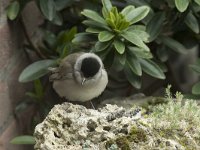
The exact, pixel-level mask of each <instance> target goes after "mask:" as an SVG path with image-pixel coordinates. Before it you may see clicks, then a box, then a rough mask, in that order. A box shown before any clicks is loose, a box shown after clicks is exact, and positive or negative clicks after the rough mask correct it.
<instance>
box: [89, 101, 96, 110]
mask: <svg viewBox="0 0 200 150" xmlns="http://www.w3.org/2000/svg"><path fill="white" fill-rule="evenodd" d="M90 104H91V106H92V108H93V109H96V108H95V107H94V105H93V103H92V101H91V100H90Z"/></svg>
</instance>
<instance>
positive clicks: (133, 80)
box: [124, 65, 142, 89]
mask: <svg viewBox="0 0 200 150" xmlns="http://www.w3.org/2000/svg"><path fill="white" fill-rule="evenodd" d="M124 73H125V75H126V78H127V80H128V81H129V82H130V84H131V85H132V86H133V87H135V88H136V89H140V88H141V84H142V82H141V78H140V77H138V76H137V75H136V74H135V73H134V72H132V71H131V69H130V68H129V67H128V65H125V67H124Z"/></svg>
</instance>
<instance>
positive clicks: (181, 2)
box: [175, 0, 190, 12]
mask: <svg viewBox="0 0 200 150" xmlns="http://www.w3.org/2000/svg"><path fill="white" fill-rule="evenodd" d="M189 2H190V1H189V0H175V5H176V8H177V9H178V10H179V11H180V12H184V11H185V10H186V9H187V7H188V5H189Z"/></svg>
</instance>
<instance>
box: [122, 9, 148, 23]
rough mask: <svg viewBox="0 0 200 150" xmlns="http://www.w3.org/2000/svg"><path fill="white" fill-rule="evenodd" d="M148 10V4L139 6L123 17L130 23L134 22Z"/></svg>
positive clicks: (140, 18) (143, 16) (145, 14)
mask: <svg viewBox="0 0 200 150" xmlns="http://www.w3.org/2000/svg"><path fill="white" fill-rule="evenodd" d="M149 11H150V8H149V7H148V6H141V7H138V8H135V9H134V10H132V11H131V13H128V14H127V15H126V16H125V18H126V20H127V21H129V22H130V24H134V23H136V22H138V21H140V20H142V19H144V18H145V17H146V16H147V14H148V13H149Z"/></svg>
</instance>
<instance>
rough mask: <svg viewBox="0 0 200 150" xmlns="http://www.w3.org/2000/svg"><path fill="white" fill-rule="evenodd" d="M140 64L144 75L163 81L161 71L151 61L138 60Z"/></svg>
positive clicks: (163, 77) (163, 76)
mask: <svg viewBox="0 0 200 150" xmlns="http://www.w3.org/2000/svg"><path fill="white" fill-rule="evenodd" d="M140 63H141V66H142V70H143V71H144V72H145V73H147V74H149V75H151V76H153V77H155V78H158V79H165V75H164V73H163V71H162V69H161V68H160V67H159V66H158V65H157V64H156V63H154V62H153V61H151V60H148V59H140Z"/></svg>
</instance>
